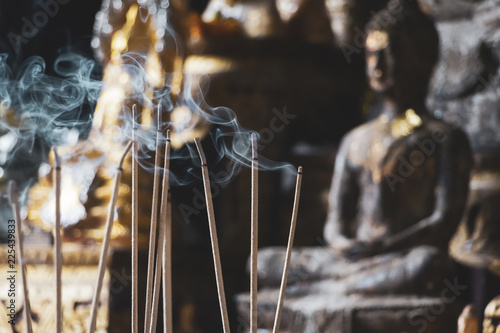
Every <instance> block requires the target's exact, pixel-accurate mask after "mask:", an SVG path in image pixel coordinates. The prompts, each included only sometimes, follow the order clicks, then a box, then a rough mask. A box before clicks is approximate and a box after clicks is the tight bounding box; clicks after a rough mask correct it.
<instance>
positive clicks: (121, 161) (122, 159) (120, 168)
mask: <svg viewBox="0 0 500 333" xmlns="http://www.w3.org/2000/svg"><path fill="white" fill-rule="evenodd" d="M133 143H134V142H133V141H130V142H129V143H128V145H127V147H126V148H125V151H124V152H123V156H122V158H121V160H120V163H119V164H118V169H119V170H122V168H123V162H124V161H125V157H127V154H128V152H129V151H130V149H131V148H132V144H133Z"/></svg>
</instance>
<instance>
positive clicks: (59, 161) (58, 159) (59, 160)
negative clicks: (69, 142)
mask: <svg viewBox="0 0 500 333" xmlns="http://www.w3.org/2000/svg"><path fill="white" fill-rule="evenodd" d="M52 151H53V152H54V159H55V162H56V169H57V170H60V169H61V159H60V158H59V154H58V153H57V147H52Z"/></svg>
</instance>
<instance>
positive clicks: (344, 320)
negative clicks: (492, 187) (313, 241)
mask: <svg viewBox="0 0 500 333" xmlns="http://www.w3.org/2000/svg"><path fill="white" fill-rule="evenodd" d="M342 288H343V287H342V285H341V283H340V282H337V281H321V282H317V283H312V284H307V285H300V286H289V287H288V288H287V295H286V300H285V304H284V307H283V315H282V321H281V325H280V332H287V333H323V332H329V333H332V332H339V333H391V332H394V333H410V332H426V333H442V332H456V326H457V318H458V316H459V314H460V311H461V310H462V308H463V304H461V303H460V302H459V301H457V297H458V296H459V295H456V293H460V291H457V290H454V289H453V281H445V282H444V283H443V291H442V293H441V296H440V297H419V296H414V295H413V296H409V295H406V296H405V295H387V296H363V295H346V294H345V293H343V291H342ZM454 292H455V294H454ZM258 297H259V305H258V318H259V320H258V322H259V329H261V328H262V329H263V330H262V332H265V329H267V330H269V332H271V331H272V327H273V322H274V316H275V311H276V302H277V300H278V289H263V290H261V291H260V293H259V296H258ZM236 303H237V308H238V314H239V317H238V322H239V327H238V330H239V331H240V332H246V331H247V330H248V327H249V324H248V323H249V313H250V298H249V295H248V294H240V295H238V296H236ZM259 332H261V331H260V330H259Z"/></svg>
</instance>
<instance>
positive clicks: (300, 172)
mask: <svg viewBox="0 0 500 333" xmlns="http://www.w3.org/2000/svg"><path fill="white" fill-rule="evenodd" d="M298 173H299V175H301V174H302V167H301V166H300V167H299V171H298Z"/></svg>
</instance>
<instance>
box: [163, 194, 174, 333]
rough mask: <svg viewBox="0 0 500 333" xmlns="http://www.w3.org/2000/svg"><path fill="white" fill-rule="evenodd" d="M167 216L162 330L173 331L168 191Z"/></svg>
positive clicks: (164, 246) (170, 215)
mask: <svg viewBox="0 0 500 333" xmlns="http://www.w3.org/2000/svg"><path fill="white" fill-rule="evenodd" d="M167 207H168V208H167V216H166V217H165V221H166V223H165V228H164V233H165V234H164V236H163V262H162V270H163V272H162V277H163V279H162V282H163V332H164V333H173V332H174V328H173V318H172V195H171V192H170V191H169V192H168V200H167Z"/></svg>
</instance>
